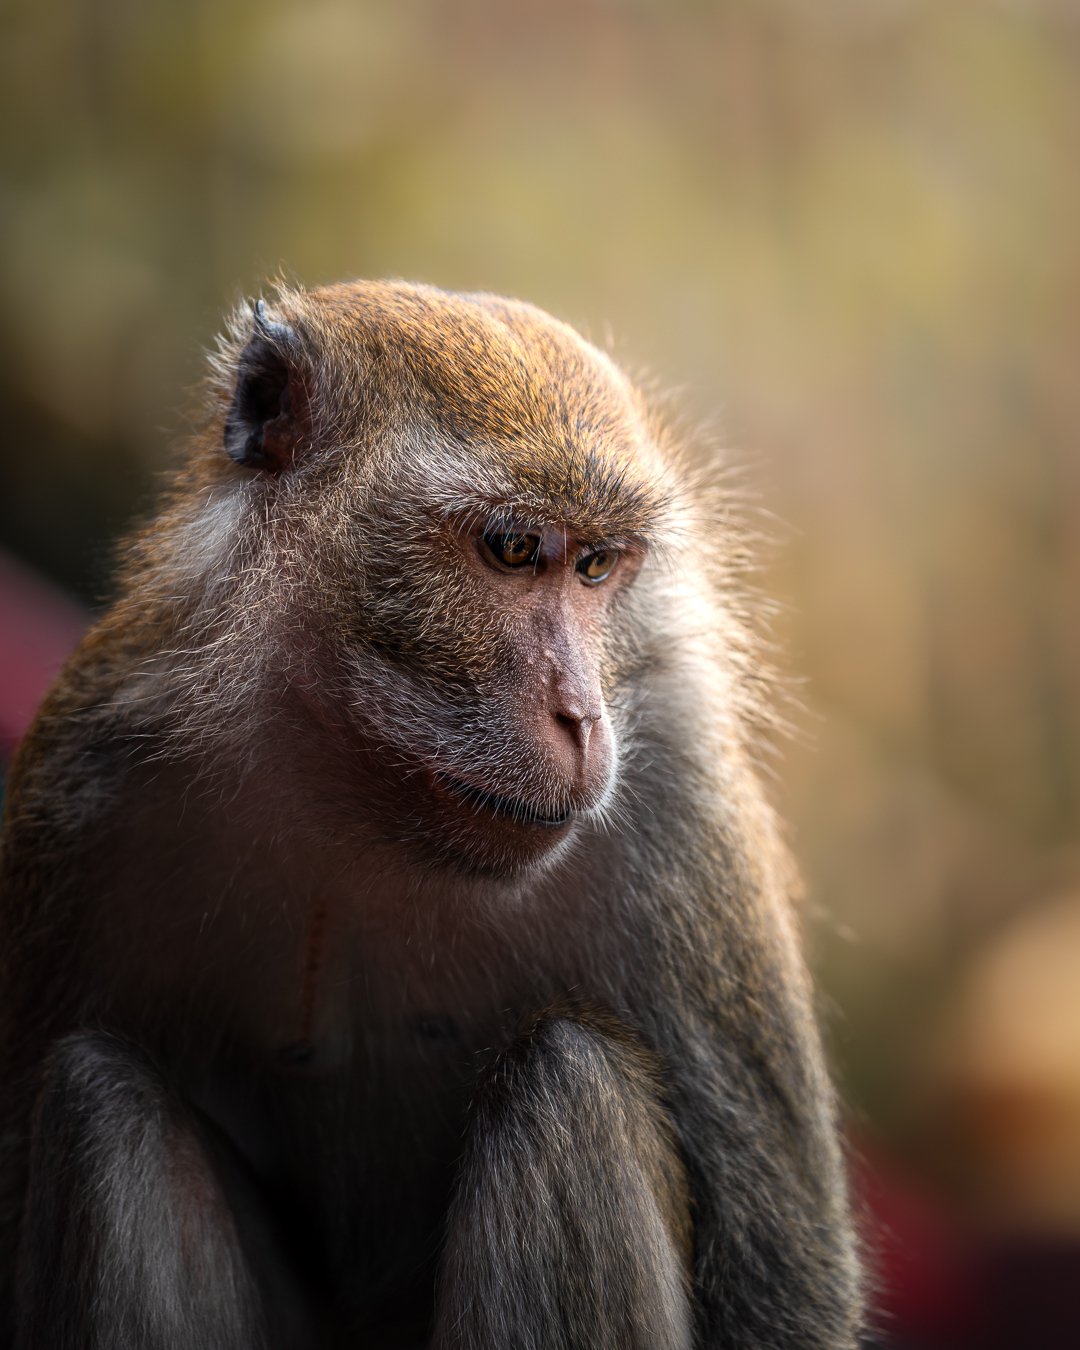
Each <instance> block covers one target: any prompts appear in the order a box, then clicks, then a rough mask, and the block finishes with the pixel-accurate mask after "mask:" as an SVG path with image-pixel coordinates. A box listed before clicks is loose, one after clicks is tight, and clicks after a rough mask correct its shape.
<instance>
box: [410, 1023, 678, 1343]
mask: <svg viewBox="0 0 1080 1350" xmlns="http://www.w3.org/2000/svg"><path fill="white" fill-rule="evenodd" d="M689 1273H690V1269H689V1208H688V1204H687V1196H686V1183H685V1177H684V1175H683V1170H682V1164H681V1162H680V1161H679V1158H678V1154H677V1151H676V1149H675V1147H674V1141H673V1139H672V1136H671V1129H670V1124H669V1122H668V1121H667V1119H666V1117H665V1116H664V1113H663V1110H662V1108H661V1106H660V1102H659V1095H658V1089H657V1083H656V1079H655V1077H654V1072H653V1065H652V1061H651V1057H650V1056H648V1055H647V1054H646V1053H645V1052H644V1050H643V1049H642V1048H641V1047H640V1046H639V1045H638V1044H637V1043H636V1042H634V1041H633V1040H632V1039H631V1038H630V1037H629V1036H628V1035H627V1034H626V1033H625V1032H623V1031H621V1030H620V1029H619V1028H618V1026H617V1025H616V1024H615V1023H614V1022H612V1021H611V1020H610V1019H608V1018H605V1017H601V1016H598V1015H594V1014H583V1013H574V1014H568V1015H564V1016H552V1017H549V1018H545V1019H544V1020H542V1021H540V1022H539V1023H537V1025H536V1026H535V1027H534V1028H533V1029H532V1031H531V1032H530V1033H529V1034H527V1035H526V1036H524V1037H522V1038H521V1039H520V1040H519V1041H518V1042H516V1043H515V1044H514V1045H513V1046H512V1047H511V1049H510V1050H509V1051H508V1052H507V1053H506V1054H505V1055H503V1056H501V1057H500V1058H499V1060H498V1061H496V1063H495V1065H494V1067H493V1069H492V1070H491V1072H490V1073H489V1074H488V1076H487V1079H486V1081H485V1082H483V1083H482V1084H481V1086H480V1089H479V1092H478V1095H477V1099H476V1105H475V1110H474V1113H473V1119H472V1122H471V1127H470V1133H469V1144H468V1149H467V1153H466V1157H465V1161H464V1166H463V1170H462V1173H461V1176H460V1178H459V1183H458V1189H457V1195H456V1199H455V1202H454V1205H453V1208H452V1212H451V1217H450V1224H449V1229H448V1239H447V1248H446V1254H445V1258H444V1266H443V1272H442V1281H441V1292H440V1297H439V1308H438V1315H437V1325H436V1335H435V1339H434V1342H433V1346H434V1347H435V1350H492V1347H494V1346H500V1347H521V1350H525V1347H541V1346H542V1347H544V1350H659V1347H661V1346H662V1347H664V1350H680V1348H686V1350H688V1348H689V1346H690V1345H691V1344H692V1332H691V1323H692V1314H691V1309H690V1302H689V1298H688V1290H689Z"/></svg>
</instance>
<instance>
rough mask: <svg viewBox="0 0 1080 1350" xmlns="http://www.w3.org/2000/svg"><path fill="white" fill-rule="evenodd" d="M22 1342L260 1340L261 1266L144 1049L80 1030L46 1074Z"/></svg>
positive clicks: (25, 1238)
mask: <svg viewBox="0 0 1080 1350" xmlns="http://www.w3.org/2000/svg"><path fill="white" fill-rule="evenodd" d="M27 1195H28V1198H27V1202H26V1209H25V1213H24V1217H23V1225H22V1242H21V1249H20V1257H19V1270H18V1309H19V1313H18V1319H17V1329H16V1337H15V1346H16V1348H17V1350H32V1348H33V1347H43V1346H49V1347H51V1348H52V1350H83V1347H86V1346H101V1347H105V1346H123V1345H130V1346H136V1345H138V1346H142V1347H145V1348H146V1350H158V1347H160V1350H172V1347H177V1346H190V1347H193V1348H194V1347H207V1350H209V1347H211V1346H213V1347H215V1350H258V1348H259V1347H262V1346H264V1345H265V1344H266V1343H267V1342H266V1337H265V1335H264V1328H263V1318H262V1313H261V1309H260V1307H259V1299H258V1295H257V1292H256V1289H255V1282H254V1279H253V1277H252V1275H251V1273H250V1271H249V1269H248V1264H247V1261H246V1259H245V1256H244V1254H243V1252H242V1251H241V1247H240V1243H239V1240H238V1237H237V1233H236V1229H235V1227H234V1223H233V1219H232V1215H231V1212H230V1207H229V1204H228V1202H227V1201H226V1198H225V1195H224V1192H223V1190H222V1187H221V1184H220V1182H219V1180H218V1176H217V1173H216V1171H215V1169H214V1168H213V1167H212V1166H211V1163H210V1160H209V1158H208V1155H207V1151H206V1147H205V1143H204V1141H203V1139H202V1138H201V1137H200V1134H199V1132H198V1130H197V1128H196V1125H195V1122H194V1121H193V1119H192V1118H191V1116H190V1115H189V1113H188V1112H187V1111H186V1110H185V1108H184V1107H183V1106H182V1104H181V1103H180V1102H179V1101H178V1100H177V1099H176V1098H175V1097H173V1095H172V1094H171V1093H170V1092H169V1090H168V1089H167V1087H166V1085H165V1084H164V1082H163V1081H162V1080H161V1078H160V1077H159V1076H158V1074H157V1073H156V1071H155V1070H154V1069H153V1068H152V1067H151V1065H150V1064H149V1063H148V1062H146V1061H145V1060H144V1059H143V1058H142V1056H141V1055H139V1054H138V1053H137V1052H135V1051H134V1050H132V1049H131V1048H129V1047H128V1046H126V1045H125V1044H123V1043H122V1042H120V1041H116V1040H114V1039H112V1038H111V1037H108V1036H104V1035H101V1034H97V1033H84V1034H81V1035H78V1036H71V1037H68V1038H67V1039H66V1040H65V1041H64V1042H62V1043H61V1044H60V1045H59V1046H58V1047H57V1049H56V1050H55V1052H54V1054H53V1056H52V1059H51V1062H50V1064H49V1066H48V1069H47V1071H46V1073H45V1075H44V1083H43V1088H42V1093H41V1098H40V1101H39V1104H38V1113H37V1119H36V1122H35V1128H34V1143H33V1150H32V1155H31V1164H30V1177H29V1186H28V1192H27Z"/></svg>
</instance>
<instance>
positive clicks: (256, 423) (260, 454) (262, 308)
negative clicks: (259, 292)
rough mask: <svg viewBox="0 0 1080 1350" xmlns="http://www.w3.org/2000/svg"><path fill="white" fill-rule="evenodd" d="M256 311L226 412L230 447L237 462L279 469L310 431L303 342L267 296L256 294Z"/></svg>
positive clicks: (227, 447) (273, 470) (307, 439)
mask: <svg viewBox="0 0 1080 1350" xmlns="http://www.w3.org/2000/svg"><path fill="white" fill-rule="evenodd" d="M253 312H254V317H255V324H254V331H253V332H252V335H251V338H250V339H249V341H248V344H247V346H246V347H245V348H244V350H243V351H242V352H241V353H240V360H239V362H238V363H237V370H236V387H235V389H234V391H233V398H232V403H231V404H230V406H229V411H228V414H227V415H226V418H225V450H226V452H227V454H228V456H229V458H230V459H232V460H235V462H236V463H237V464H243V465H245V466H246V467H247V468H252V469H265V470H267V471H268V472H270V473H280V472H281V470H282V469H287V468H288V467H289V465H290V464H292V462H293V460H294V459H295V458H296V455H297V452H298V451H299V450H302V449H303V448H306V446H307V445H308V444H309V442H310V437H311V420H310V412H309V405H308V389H307V382H306V380H305V369H304V367H305V353H304V347H303V344H302V342H301V341H300V337H299V335H298V334H297V332H296V329H295V328H293V327H292V326H291V325H290V324H287V323H282V322H280V321H279V320H277V319H275V318H273V317H272V315H271V314H270V312H269V310H268V309H267V307H266V303H265V301H263V300H257V301H256V302H255V306H254V310H253Z"/></svg>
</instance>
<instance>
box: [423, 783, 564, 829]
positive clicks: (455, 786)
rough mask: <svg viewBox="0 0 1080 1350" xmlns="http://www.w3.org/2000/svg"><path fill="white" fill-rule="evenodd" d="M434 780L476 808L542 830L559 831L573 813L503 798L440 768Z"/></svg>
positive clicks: (562, 809) (460, 799)
mask: <svg viewBox="0 0 1080 1350" xmlns="http://www.w3.org/2000/svg"><path fill="white" fill-rule="evenodd" d="M435 780H436V782H438V783H439V784H440V785H441V786H442V787H444V788H446V790H447V791H448V792H449V793H450V794H451V795H452V796H454V797H456V798H457V799H458V801H461V802H464V803H465V804H466V806H471V807H473V808H474V809H478V810H484V811H492V812H494V814H495V815H497V816H503V817H504V818H505V819H507V820H512V821H514V822H515V823H516V824H518V825H539V826H540V827H541V828H542V829H548V830H557V829H560V828H561V827H562V826H563V825H565V824H567V822H568V821H569V820H570V818H571V816H572V815H573V814H574V813H573V811H572V810H571V809H570V807H568V806H566V807H561V808H559V807H554V808H552V807H548V808H547V809H546V810H542V809H541V808H540V807H539V806H536V805H534V804H533V803H532V802H522V801H517V800H515V798H513V797H500V796H498V795H497V794H496V793H494V792H488V791H486V790H485V789H484V788H479V787H475V786H474V785H473V784H472V783H465V782H463V781H462V780H461V779H460V778H452V777H451V776H450V775H449V774H448V773H444V772H443V771H442V770H441V769H437V770H436V771H435Z"/></svg>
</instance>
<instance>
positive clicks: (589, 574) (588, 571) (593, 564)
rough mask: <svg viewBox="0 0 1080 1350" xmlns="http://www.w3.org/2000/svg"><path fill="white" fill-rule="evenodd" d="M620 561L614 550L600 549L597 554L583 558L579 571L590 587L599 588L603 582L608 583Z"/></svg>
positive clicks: (589, 554)
mask: <svg viewBox="0 0 1080 1350" xmlns="http://www.w3.org/2000/svg"><path fill="white" fill-rule="evenodd" d="M618 561H619V555H618V554H617V553H616V552H615V550H614V549H610V548H598V549H597V550H596V552H595V553H587V554H586V555H585V557H584V558H582V560H581V561H580V562H579V563H578V565H577V570H578V571H579V572H580V573H581V575H582V577H584V579H585V580H586V581H587V582H588V583H589V585H590V586H597V585H599V584H600V582H601V581H607V579H608V577H609V576H611V574H612V572H614V570H615V564H616V563H617V562H618Z"/></svg>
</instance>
